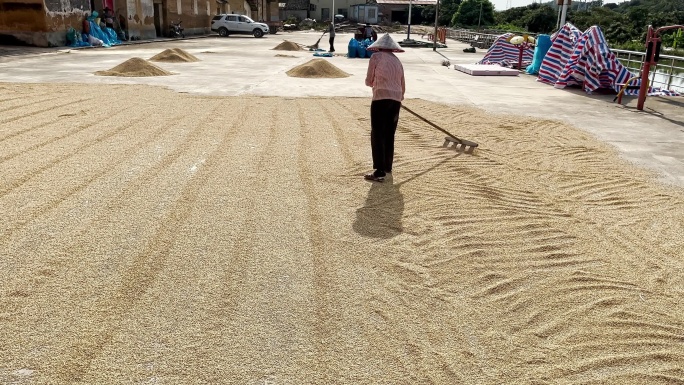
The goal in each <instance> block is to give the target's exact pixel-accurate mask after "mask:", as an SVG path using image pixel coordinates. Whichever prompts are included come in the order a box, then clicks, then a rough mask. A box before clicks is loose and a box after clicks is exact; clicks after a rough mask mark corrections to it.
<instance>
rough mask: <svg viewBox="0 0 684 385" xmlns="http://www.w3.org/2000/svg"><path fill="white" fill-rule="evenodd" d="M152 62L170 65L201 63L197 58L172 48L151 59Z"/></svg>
mask: <svg viewBox="0 0 684 385" xmlns="http://www.w3.org/2000/svg"><path fill="white" fill-rule="evenodd" d="M150 60H152V61H163V62H170V63H188V62H195V61H199V59H198V58H197V57H196V56H194V55H192V54H191V53H188V52H187V51H184V50H182V49H180V48H171V49H167V50H164V51H163V52H161V53H158V54H157V55H155V56H153V57H151V58H150Z"/></svg>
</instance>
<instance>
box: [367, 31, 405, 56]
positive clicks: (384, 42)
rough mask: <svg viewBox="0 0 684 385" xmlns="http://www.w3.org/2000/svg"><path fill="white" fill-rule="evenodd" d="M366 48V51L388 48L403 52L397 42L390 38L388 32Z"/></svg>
mask: <svg viewBox="0 0 684 385" xmlns="http://www.w3.org/2000/svg"><path fill="white" fill-rule="evenodd" d="M366 49H367V50H368V51H379V50H381V49H388V50H391V51H392V52H404V50H403V49H401V47H400V46H399V44H397V43H396V42H395V41H394V40H392V38H391V37H390V35H389V33H386V34H384V35H382V37H381V38H379V39H378V41H376V42H375V43H373V44H371V45H370V46H369V47H368V48H366Z"/></svg>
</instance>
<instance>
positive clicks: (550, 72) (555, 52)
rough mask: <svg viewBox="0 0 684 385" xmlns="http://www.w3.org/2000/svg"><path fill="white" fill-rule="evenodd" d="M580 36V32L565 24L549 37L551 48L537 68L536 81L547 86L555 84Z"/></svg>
mask: <svg viewBox="0 0 684 385" xmlns="http://www.w3.org/2000/svg"><path fill="white" fill-rule="evenodd" d="M581 35H582V31H580V30H579V29H577V28H575V26H574V25H572V24H570V23H567V24H565V25H564V26H563V28H561V29H560V30H558V32H556V33H555V34H553V35H551V48H549V51H548V52H547V53H546V56H544V60H542V64H541V67H539V77H538V78H537V80H538V81H540V82H542V83H547V84H556V81H558V78H559V77H560V74H561V72H562V71H563V68H564V67H565V64H566V63H567V62H568V60H569V59H570V56H572V53H573V52H574V50H575V43H576V42H577V40H578V39H579V37H580V36H581Z"/></svg>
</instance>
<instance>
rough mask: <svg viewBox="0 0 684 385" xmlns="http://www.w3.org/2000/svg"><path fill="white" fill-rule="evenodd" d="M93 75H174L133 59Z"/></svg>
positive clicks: (141, 60)
mask: <svg viewBox="0 0 684 385" xmlns="http://www.w3.org/2000/svg"><path fill="white" fill-rule="evenodd" d="M95 75H99V76H123V77H144V76H168V75H174V73H173V72H169V71H167V70H165V69H162V68H159V67H157V66H156V65H154V64H152V63H150V62H148V61H147V60H145V59H142V58H139V57H134V58H131V59H128V60H126V61H125V62H123V63H121V64H119V65H118V66H116V67H114V68H112V69H110V70H107V71H97V72H95Z"/></svg>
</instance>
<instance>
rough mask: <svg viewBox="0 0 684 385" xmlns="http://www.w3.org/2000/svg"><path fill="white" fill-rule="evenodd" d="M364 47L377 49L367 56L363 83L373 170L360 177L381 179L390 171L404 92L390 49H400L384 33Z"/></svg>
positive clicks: (396, 60) (400, 71) (401, 69)
mask: <svg viewBox="0 0 684 385" xmlns="http://www.w3.org/2000/svg"><path fill="white" fill-rule="evenodd" d="M367 49H368V50H369V51H377V52H375V53H374V54H373V55H372V56H371V58H370V61H369V63H368V72H367V74H366V85H367V86H368V87H372V88H373V101H372V102H371V111H370V114H371V150H372V153H373V168H374V169H375V171H373V172H372V173H370V174H367V175H364V178H365V179H366V180H370V181H375V182H382V181H384V180H385V176H386V174H387V173H391V172H392V161H393V160H394V133H395V132H396V131H397V123H398V122H399V109H400V108H401V101H402V100H404V93H405V92H406V84H405V82H404V67H403V66H402V65H401V61H399V58H397V57H396V56H395V55H394V52H404V50H403V49H401V47H400V46H399V44H397V43H396V42H394V40H392V38H391V37H390V35H389V34H387V33H386V34H385V35H384V36H382V37H381V38H379V39H378V41H376V42H375V43H373V44H371V45H370V46H369V47H368V48H367Z"/></svg>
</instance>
